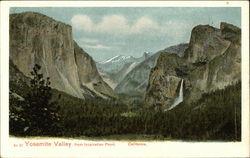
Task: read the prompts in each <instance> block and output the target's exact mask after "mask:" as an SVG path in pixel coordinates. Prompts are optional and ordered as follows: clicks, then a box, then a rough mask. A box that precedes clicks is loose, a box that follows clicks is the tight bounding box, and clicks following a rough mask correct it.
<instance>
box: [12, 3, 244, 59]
mask: <svg viewBox="0 0 250 158" xmlns="http://www.w3.org/2000/svg"><path fill="white" fill-rule="evenodd" d="M25 11H34V12H39V13H42V14H44V15H47V16H49V17H52V18H53V19H55V20H58V21H61V22H64V23H66V24H69V25H71V26H72V29H73V30H72V31H73V39H74V40H76V42H77V43H78V44H79V45H80V46H81V47H82V48H83V49H84V50H85V51H86V52H87V53H88V54H90V55H91V56H92V57H93V58H94V60H95V61H104V60H107V59H109V58H111V57H114V56H116V55H126V56H127V55H132V56H134V57H140V56H142V54H143V53H144V52H152V53H155V52H157V51H159V50H162V49H164V48H167V47H169V46H172V45H177V44H180V43H188V42H189V39H190V35H191V31H192V28H193V27H195V26H197V25H207V24H209V25H211V26H214V27H217V28H219V26H220V23H221V22H227V23H230V24H233V25H236V26H238V27H241V10H240V8H235V7H224V8H220V7H200V8H193V7H186V8H181V7H152V8H151V7H120V8H119V7H85V8H59V7H56V8H55V7H46V8H41V7H40V8H34V7H30V8H23V7H22V8H20V7H19V8H11V9H10V13H20V12H25Z"/></svg>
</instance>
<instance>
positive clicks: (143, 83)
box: [115, 44, 188, 100]
mask: <svg viewBox="0 0 250 158" xmlns="http://www.w3.org/2000/svg"><path fill="white" fill-rule="evenodd" d="M187 47H188V44H179V45H175V46H171V47H168V48H166V49H164V50H161V51H159V52H157V53H155V54H154V55H152V56H150V57H148V58H147V59H146V60H144V61H143V62H141V63H139V64H138V65H137V66H136V67H135V68H134V69H133V70H132V71H131V72H129V73H128V74H127V75H126V77H125V78H124V79H123V80H122V81H121V82H120V83H119V84H118V85H117V87H116V88H115V92H116V93H118V94H126V95H131V96H136V97H137V100H138V99H139V100H144V97H145V92H146V89H147V86H148V84H149V75H150V71H151V69H152V68H154V67H155V65H156V62H157V59H158V57H159V55H160V54H161V55H164V54H166V55H167V54H169V55H170V54H176V55H174V56H177V55H178V56H183V55H184V51H185V50H186V49H187ZM144 56H145V55H144ZM133 99H135V97H133Z"/></svg>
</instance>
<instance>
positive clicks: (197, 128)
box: [9, 65, 241, 141]
mask: <svg viewBox="0 0 250 158" xmlns="http://www.w3.org/2000/svg"><path fill="white" fill-rule="evenodd" d="M40 69H41V67H40V66H39V65H35V67H34V68H33V71H32V72H31V74H32V76H33V77H32V79H31V80H30V83H25V82H19V83H18V85H17V83H15V82H10V111H9V112H10V115H9V123H10V135H13V136H21V137H27V136H51V137H71V138H81V137H84V138H90V139H91V138H97V139H103V138H108V137H112V136H114V137H113V139H119V136H120V137H121V138H123V137H125V139H130V136H131V135H136V136H141V137H139V138H138V139H144V138H147V137H149V138H150V139H151V140H155V139H157V140H166V139H168V140H169V139H170V140H187V141H188V140H192V141H195V140H197V141H209V140H218V141H240V140H241V82H238V83H235V84H234V85H231V86H228V87H226V88H225V89H222V90H216V91H213V92H211V93H207V94H203V95H202V97H201V98H200V99H199V100H198V101H196V102H194V103H191V104H188V103H186V102H185V101H184V102H182V103H180V104H179V105H178V106H177V107H176V108H174V109H172V110H170V111H168V112H164V111H160V110H158V111H156V110H154V109H151V108H146V107H145V106H143V105H141V106H140V108H131V106H129V105H125V104H123V103H121V102H119V101H117V100H104V99H101V98H95V99H87V98H86V99H85V100H83V99H79V98H76V97H73V96H70V95H68V94H66V93H64V92H60V91H57V90H55V89H52V88H51V87H50V81H49V78H46V79H44V78H43V75H42V74H41V73H40ZM20 85H22V89H20V88H18V87H20ZM15 94H22V97H21V96H16V95H15ZM115 136H117V137H118V138H117V137H115ZM131 139H133V138H131Z"/></svg>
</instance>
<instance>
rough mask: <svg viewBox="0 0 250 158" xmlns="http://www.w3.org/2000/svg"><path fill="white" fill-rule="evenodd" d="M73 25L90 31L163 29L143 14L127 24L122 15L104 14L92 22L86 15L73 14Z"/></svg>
mask: <svg viewBox="0 0 250 158" xmlns="http://www.w3.org/2000/svg"><path fill="white" fill-rule="evenodd" d="M71 23H72V25H73V27H75V28H76V29H78V30H83V31H86V32H90V33H110V34H135V33H145V32H148V31H157V32H159V31H162V30H163V29H162V28H161V27H160V26H159V25H158V24H157V23H156V22H155V21H154V20H152V19H151V18H150V17H147V16H143V17H140V18H138V19H136V20H135V21H134V23H132V24H129V23H128V20H127V19H126V18H125V17H124V16H123V15H116V14H113V15H106V16H103V17H102V20H101V21H100V22H98V23H94V22H93V20H92V19H91V18H90V17H89V16H88V15H82V14H78V15H74V16H73V17H72V19H71Z"/></svg>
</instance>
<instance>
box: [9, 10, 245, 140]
mask: <svg viewBox="0 0 250 158" xmlns="http://www.w3.org/2000/svg"><path fill="white" fill-rule="evenodd" d="M9 24H10V25H9V33H10V41H9V45H10V47H9V48H10V49H9V55H10V57H9V75H10V76H9V83H10V84H9V86H10V92H9V94H10V100H9V101H10V133H11V134H14V135H22V136H27V135H39V136H40V134H41V131H45V132H46V129H45V128H40V127H39V126H40V125H42V123H41V122H40V119H39V120H38V121H36V118H35V117H32V116H33V114H39V116H41V117H42V118H44V117H43V114H44V113H45V111H46V112H48V107H49V106H48V107H46V108H40V109H39V107H40V106H43V105H44V104H45V105H51V106H52V108H57V109H58V110H57V112H58V113H56V115H57V116H58V118H59V116H60V117H61V118H62V119H61V120H57V121H58V122H59V124H60V125H58V126H57V127H58V130H59V131H60V132H61V133H60V135H62V136H69V137H72V136H76V137H80V136H107V135H117V134H118V135H120V134H128V135H131V134H135V135H140V134H142V135H143V136H145V135H152V134H153V139H155V138H156V136H155V135H157V137H158V136H159V137H164V138H167V139H169V138H174V139H186V138H188V139H193V138H195V139H198V140H201V139H204V140H207V139H218V140H221V139H225V140H241V132H240V130H241V29H240V28H238V27H236V26H234V25H231V24H228V23H224V22H222V23H221V24H220V28H215V27H212V26H209V25H198V26H196V27H194V28H193V29H192V32H191V36H190V40H189V42H188V43H182V44H178V45H174V46H170V47H167V48H165V49H163V50H160V51H158V52H155V53H150V52H145V53H144V54H143V55H142V56H141V57H139V58H135V57H133V56H126V55H118V56H115V57H113V58H110V59H108V60H105V61H102V62H95V61H94V60H93V58H92V57H91V56H90V55H89V54H88V53H87V52H85V51H84V50H83V49H82V48H81V47H80V46H79V45H78V44H77V42H75V41H74V40H73V37H72V27H71V26H70V25H67V24H64V23H62V22H59V21H56V20H54V19H52V18H50V17H48V16H45V15H42V14H40V13H34V12H24V13H20V14H10V18H9ZM35 65H40V66H41V73H42V77H43V78H49V79H50V82H51V85H50V86H51V88H52V94H51V95H48V96H49V97H51V96H52V97H51V98H50V100H49V99H47V98H49V97H44V96H41V95H37V94H38V93H36V89H35V88H36V87H34V86H33V88H32V83H31V81H32V77H34V76H33V75H32V74H31V72H32V70H34V69H33V68H34V66H35ZM33 82H34V80H33ZM40 82H44V81H40ZM43 88H44V87H42V88H41V87H40V90H41V91H43V90H44V89H43ZM46 88H47V87H46ZM38 90H39V88H38ZM43 92H44V91H43ZM47 92H50V91H49V90H48V91H47ZM30 94H36V95H35V96H36V97H35V99H34V97H33V98H32V97H30ZM57 96H58V97H57ZM34 100H35V102H34ZM37 100H38V101H37ZM54 101H55V103H54ZM35 103H37V104H35ZM50 103H51V104H50ZM52 103H54V104H52ZM41 109H42V110H44V111H43V112H44V113H43V112H41V111H40V110H41ZM34 111H35V113H34ZM27 114H28V115H27ZM47 114H48V115H47V117H48V118H44V119H46V120H47V121H49V119H50V118H49V116H52V117H54V116H56V115H55V113H54V112H53V115H52V114H51V113H47ZM34 116H36V115H34ZM18 118H19V119H18ZM20 118H21V119H20ZM24 118H25V119H26V121H25V119H24ZM27 120H28V121H27ZM49 122H50V121H49ZM38 125H39V126H38ZM51 125H52V124H51ZM37 127H39V128H38V130H36V128H37ZM42 127H44V126H42ZM51 127H52V128H51V129H50V130H52V131H53V130H54V129H55V128H54V127H53V126H51ZM60 127H61V128H60ZM28 128H29V129H28ZM59 128H60V129H59ZM26 131H27V132H26ZM29 132H30V133H29ZM52 136H58V132H54V133H53V132H52Z"/></svg>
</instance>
